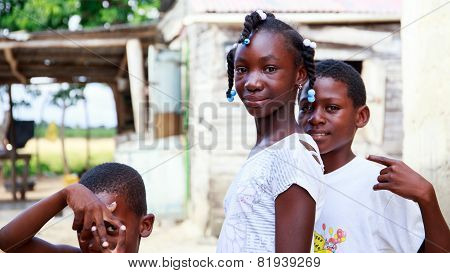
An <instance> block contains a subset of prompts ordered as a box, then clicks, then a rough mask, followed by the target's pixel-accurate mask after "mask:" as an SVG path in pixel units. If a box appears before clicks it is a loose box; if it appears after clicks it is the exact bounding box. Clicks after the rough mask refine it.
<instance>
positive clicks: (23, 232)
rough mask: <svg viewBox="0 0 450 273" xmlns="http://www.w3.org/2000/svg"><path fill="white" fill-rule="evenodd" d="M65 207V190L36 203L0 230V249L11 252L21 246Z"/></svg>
mask: <svg viewBox="0 0 450 273" xmlns="http://www.w3.org/2000/svg"><path fill="white" fill-rule="evenodd" d="M66 205H67V203H66V189H63V190H61V191H59V192H57V193H55V194H53V195H51V196H50V197H47V198H45V199H43V200H41V201H39V202H37V203H36V204H34V205H33V206H32V207H30V208H28V209H27V210H25V211H24V212H22V213H21V214H20V215H18V216H17V217H16V218H14V219H13V220H12V221H11V222H9V223H8V224H7V225H6V226H4V227H3V228H2V229H0V249H2V250H3V251H4V252H11V251H14V250H16V249H17V248H19V247H20V246H23V245H24V244H26V243H27V242H29V240H30V239H31V238H33V237H34V235H35V234H36V233H37V232H38V231H39V230H40V229H41V228H42V227H43V226H44V225H45V224H46V223H47V222H48V221H49V220H50V219H51V218H52V217H53V216H55V215H56V214H57V213H58V212H60V211H61V210H62V209H64V207H66Z"/></svg>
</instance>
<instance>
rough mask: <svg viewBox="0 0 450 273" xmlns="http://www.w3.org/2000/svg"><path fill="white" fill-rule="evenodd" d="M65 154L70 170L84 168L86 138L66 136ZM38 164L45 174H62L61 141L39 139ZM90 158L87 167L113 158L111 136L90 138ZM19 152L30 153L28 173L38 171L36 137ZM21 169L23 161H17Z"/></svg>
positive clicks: (113, 146)
mask: <svg viewBox="0 0 450 273" xmlns="http://www.w3.org/2000/svg"><path fill="white" fill-rule="evenodd" d="M65 145H66V154H67V160H68V163H69V168H70V171H71V172H74V173H79V172H81V171H82V170H83V169H84V168H85V164H86V139H84V138H79V137H77V138H66V140H65ZM38 146H39V159H40V160H39V161H40V164H39V166H40V167H41V170H42V172H43V173H46V174H62V173H63V163H62V161H63V160H62V152H61V141H60V140H59V139H58V140H55V141H50V140H47V139H45V138H41V139H39V142H38ZM89 146H90V150H91V160H90V164H89V167H93V166H95V165H98V164H100V163H104V162H109V161H112V160H113V157H114V150H115V144H114V139H113V138H95V139H91V140H90V145H89ZM18 152H19V153H29V154H32V158H31V162H30V174H31V175H33V174H36V173H38V164H37V157H36V139H34V138H33V139H30V140H29V141H28V142H27V145H26V146H25V148H23V149H20V150H19V151H18ZM10 170H11V167H10V163H9V162H8V163H7V164H5V165H4V170H3V172H4V173H5V175H9V174H10ZM22 170H23V162H20V161H19V162H18V172H19V173H21V171H22Z"/></svg>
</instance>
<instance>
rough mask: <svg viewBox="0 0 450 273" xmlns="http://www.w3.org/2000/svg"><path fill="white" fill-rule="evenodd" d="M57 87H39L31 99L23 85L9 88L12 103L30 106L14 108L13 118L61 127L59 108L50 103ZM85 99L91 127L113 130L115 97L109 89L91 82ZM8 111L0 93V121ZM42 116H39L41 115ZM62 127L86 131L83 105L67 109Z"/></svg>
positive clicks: (52, 85) (4, 98) (57, 85)
mask: <svg viewBox="0 0 450 273" xmlns="http://www.w3.org/2000/svg"><path fill="white" fill-rule="evenodd" d="M58 88H59V84H46V85H39V89H40V90H41V92H42V94H41V96H39V97H37V98H36V99H34V100H31V99H30V97H29V96H28V95H27V94H26V92H25V88H24V86H23V85H19V84H15V85H12V95H13V100H14V101H21V100H22V99H25V100H27V101H29V102H30V103H31V106H30V107H25V106H20V107H16V108H15V109H14V113H13V114H14V117H15V119H18V120H34V121H35V122H36V123H39V122H40V121H41V120H43V121H45V122H48V123H50V122H55V123H56V124H57V125H59V124H61V113H62V111H61V109H60V108H58V107H56V106H54V105H52V104H51V103H50V102H49V101H50V98H51V95H52V93H54V92H55V91H56V90H58ZM85 96H86V98H87V108H88V112H89V122H90V127H99V126H105V127H109V128H110V127H116V126H117V116H116V108H115V102H114V96H113V93H112V90H111V88H109V86H107V85H105V84H100V83H90V84H87V86H86V88H85ZM8 109H9V100H8V96H7V94H4V93H2V94H1V100H0V121H3V118H4V112H5V111H8ZM41 113H42V114H41ZM65 124H66V126H69V127H81V128H86V121H85V110H84V105H83V102H82V101H81V102H79V103H78V104H77V105H75V106H73V107H71V108H68V109H67V110H66V118H65Z"/></svg>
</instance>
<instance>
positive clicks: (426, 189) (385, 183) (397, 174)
mask: <svg viewBox="0 0 450 273" xmlns="http://www.w3.org/2000/svg"><path fill="white" fill-rule="evenodd" d="M367 159H368V160H370V161H373V162H376V163H379V164H382V165H384V166H386V168H384V169H382V170H381V171H380V175H379V176H378V178H377V180H378V182H379V183H378V184H376V185H374V186H373V189H374V190H375V191H377V190H388V191H391V192H393V193H395V194H398V195H400V196H402V197H404V198H407V199H410V200H413V201H415V202H418V203H422V202H427V201H429V199H430V198H432V196H433V193H434V189H433V186H432V185H431V183H430V182H428V181H427V180H426V179H425V178H423V177H422V176H421V175H420V174H418V173H417V172H415V171H414V170H413V169H411V168H410V167H409V166H408V165H406V164H405V163H404V162H403V161H400V160H395V159H390V158H386V157H382V156H375V155H370V156H368V157H367Z"/></svg>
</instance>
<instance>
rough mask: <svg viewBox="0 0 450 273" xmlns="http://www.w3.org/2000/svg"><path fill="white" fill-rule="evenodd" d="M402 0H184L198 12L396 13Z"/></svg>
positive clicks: (398, 12)
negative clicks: (259, 10)
mask: <svg viewBox="0 0 450 273" xmlns="http://www.w3.org/2000/svg"><path fill="white" fill-rule="evenodd" d="M401 2H402V0H208V1H205V0H188V3H189V5H190V7H191V9H192V10H193V11H194V12H196V13H197V12H198V13H249V12H251V11H254V10H256V9H262V10H266V11H271V12H274V13H370V14H400V13H401Z"/></svg>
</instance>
